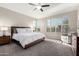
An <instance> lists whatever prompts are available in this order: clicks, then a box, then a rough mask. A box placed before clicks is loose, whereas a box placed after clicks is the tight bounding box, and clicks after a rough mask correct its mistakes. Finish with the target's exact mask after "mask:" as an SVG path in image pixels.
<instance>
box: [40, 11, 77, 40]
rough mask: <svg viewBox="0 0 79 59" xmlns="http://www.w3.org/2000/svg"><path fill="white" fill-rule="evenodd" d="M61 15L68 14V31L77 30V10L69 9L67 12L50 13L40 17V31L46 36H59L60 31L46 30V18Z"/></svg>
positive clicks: (57, 37)
mask: <svg viewBox="0 0 79 59" xmlns="http://www.w3.org/2000/svg"><path fill="white" fill-rule="evenodd" d="M63 16H69V28H70V31H75V32H76V31H77V11H71V12H68V13H63V14H58V15H52V16H50V17H48V18H45V19H41V32H43V33H44V34H45V35H46V36H47V38H56V39H60V38H61V33H58V32H46V20H47V19H50V18H62V17H63Z"/></svg>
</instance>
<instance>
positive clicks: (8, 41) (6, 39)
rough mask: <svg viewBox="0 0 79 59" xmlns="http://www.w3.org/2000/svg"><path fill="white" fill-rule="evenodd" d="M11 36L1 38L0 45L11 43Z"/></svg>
mask: <svg viewBox="0 0 79 59" xmlns="http://www.w3.org/2000/svg"><path fill="white" fill-rule="evenodd" d="M10 41H11V39H10V36H0V45H3V44H8V43H10Z"/></svg>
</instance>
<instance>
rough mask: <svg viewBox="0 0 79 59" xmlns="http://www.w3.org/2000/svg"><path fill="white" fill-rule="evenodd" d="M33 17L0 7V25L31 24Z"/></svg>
mask: <svg viewBox="0 0 79 59" xmlns="http://www.w3.org/2000/svg"><path fill="white" fill-rule="evenodd" d="M33 19H34V18H31V17H28V16H25V15H23V14H19V13H16V12H13V11H10V10H8V9H5V8H2V7H0V26H31V25H32V22H33Z"/></svg>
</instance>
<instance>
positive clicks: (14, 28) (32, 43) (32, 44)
mask: <svg viewBox="0 0 79 59" xmlns="http://www.w3.org/2000/svg"><path fill="white" fill-rule="evenodd" d="M16 28H30V27H18V26H12V27H11V39H12V36H13V33H17V31H16ZM44 39H45V37H43V38H41V39H38V40H36V41H34V42H31V43H29V44H27V45H25V49H26V48H29V47H31V46H34V45H36V44H38V43H40V42H42V41H44ZM12 41H14V42H16V43H17V44H19V45H20V46H21V44H20V43H19V41H17V40H15V39H12Z"/></svg>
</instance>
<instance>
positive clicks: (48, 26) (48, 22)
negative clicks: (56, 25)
mask: <svg viewBox="0 0 79 59" xmlns="http://www.w3.org/2000/svg"><path fill="white" fill-rule="evenodd" d="M50 22H51V21H50V20H47V29H46V30H47V32H50V30H51V29H50V28H51V27H50V26H51V23H50Z"/></svg>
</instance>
